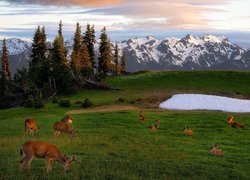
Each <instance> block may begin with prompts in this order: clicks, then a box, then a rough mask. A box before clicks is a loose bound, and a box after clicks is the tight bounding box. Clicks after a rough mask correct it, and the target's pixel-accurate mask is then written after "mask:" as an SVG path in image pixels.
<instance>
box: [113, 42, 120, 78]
mask: <svg viewBox="0 0 250 180" xmlns="http://www.w3.org/2000/svg"><path fill="white" fill-rule="evenodd" d="M119 58H120V57H119V47H118V44H117V43H116V44H115V52H114V63H115V65H114V74H116V75H119Z"/></svg>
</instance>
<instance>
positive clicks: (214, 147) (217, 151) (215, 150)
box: [209, 144, 224, 157]
mask: <svg viewBox="0 0 250 180" xmlns="http://www.w3.org/2000/svg"><path fill="white" fill-rule="evenodd" d="M209 152H210V153H211V154H212V155H214V156H217V157H219V156H223V154H224V153H223V151H222V150H221V149H218V148H217V144H213V145H212V146H211V147H210V150H209Z"/></svg>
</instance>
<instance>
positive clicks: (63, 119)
mask: <svg viewBox="0 0 250 180" xmlns="http://www.w3.org/2000/svg"><path fill="white" fill-rule="evenodd" d="M61 122H65V123H67V124H72V123H73V119H72V117H70V116H64V117H63V118H62V120H61Z"/></svg>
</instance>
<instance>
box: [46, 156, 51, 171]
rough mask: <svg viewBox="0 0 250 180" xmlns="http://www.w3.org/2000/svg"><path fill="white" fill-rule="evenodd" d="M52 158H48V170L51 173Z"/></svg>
mask: <svg viewBox="0 0 250 180" xmlns="http://www.w3.org/2000/svg"><path fill="white" fill-rule="evenodd" d="M52 161H53V160H52V159H49V158H46V171H47V173H49V172H50V171H51V170H52Z"/></svg>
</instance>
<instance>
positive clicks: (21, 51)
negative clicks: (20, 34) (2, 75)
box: [0, 38, 32, 73]
mask: <svg viewBox="0 0 250 180" xmlns="http://www.w3.org/2000/svg"><path fill="white" fill-rule="evenodd" d="M2 45H3V41H2V40H0V57H1V56H2ZM6 46H7V49H8V53H9V59H10V68H11V72H12V73H15V72H16V69H21V68H22V67H24V66H27V64H28V61H29V58H30V54H31V46H32V43H31V42H29V41H25V40H22V39H20V38H11V39H7V40H6ZM0 64H1V62H0Z"/></svg>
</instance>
